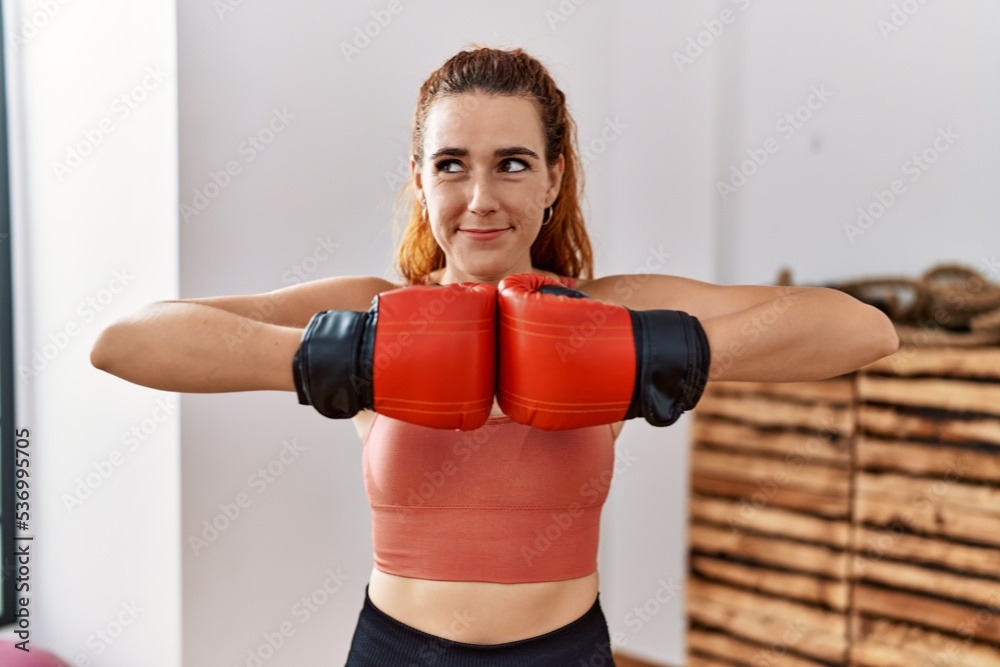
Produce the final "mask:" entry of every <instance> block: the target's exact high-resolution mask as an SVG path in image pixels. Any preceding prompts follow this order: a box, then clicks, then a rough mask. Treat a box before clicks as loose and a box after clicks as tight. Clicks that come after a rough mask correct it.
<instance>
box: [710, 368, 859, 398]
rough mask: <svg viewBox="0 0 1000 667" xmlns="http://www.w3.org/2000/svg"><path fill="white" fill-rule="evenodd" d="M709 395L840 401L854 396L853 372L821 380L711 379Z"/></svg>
mask: <svg viewBox="0 0 1000 667" xmlns="http://www.w3.org/2000/svg"><path fill="white" fill-rule="evenodd" d="M704 395H705V396H716V395H720V396H754V395H764V396H771V397H774V398H786V399H790V400H793V401H799V402H807V403H840V404H843V405H847V404H849V403H851V402H852V401H853V400H854V377H853V374H848V375H841V376H838V377H835V378H830V379H829V380H820V381H818V382H736V381H723V382H709V383H708V384H706V385H705V392H704Z"/></svg>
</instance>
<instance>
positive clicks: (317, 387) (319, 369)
mask: <svg viewBox="0 0 1000 667" xmlns="http://www.w3.org/2000/svg"><path fill="white" fill-rule="evenodd" d="M376 317H377V312H376V311H369V312H366V313H362V312H357V311H353V310H326V311H323V312H320V313H316V314H315V315H313V317H312V319H311V320H309V324H308V325H307V326H306V328H305V331H304V332H303V333H302V341H301V342H300V343H299V349H298V351H297V352H296V353H295V357H294V359H293V360H292V376H293V378H294V380H295V392H296V393H297V394H298V398H299V403H300V404H302V405H311V406H313V407H314V408H316V411H317V412H319V413H320V414H321V415H323V416H324V417H329V418H331V419H344V418H347V417H353V416H354V415H356V414H357V413H358V412H359V411H360V410H364V409H367V408H372V407H374V401H373V399H372V358H373V352H374V346H375V335H374V331H375V320H376Z"/></svg>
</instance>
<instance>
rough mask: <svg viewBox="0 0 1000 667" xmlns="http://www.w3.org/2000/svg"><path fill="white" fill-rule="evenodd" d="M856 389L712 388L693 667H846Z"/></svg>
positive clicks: (696, 513) (694, 584)
mask: <svg viewBox="0 0 1000 667" xmlns="http://www.w3.org/2000/svg"><path fill="white" fill-rule="evenodd" d="M852 397H853V383H852V380H851V379H850V378H840V379H837V380H832V381H826V382H816V383H796V384H795V385H791V384H778V383H748V382H734V383H725V382H717V383H710V384H709V386H708V388H707V391H706V393H705V396H704V397H703V398H702V400H701V402H700V403H699V406H698V409H697V417H696V419H695V420H694V423H693V441H694V451H693V454H692V457H691V482H692V489H691V498H690V505H689V513H690V517H691V518H690V523H689V526H688V544H689V545H690V559H689V578H688V586H687V590H686V605H687V613H688V618H689V623H690V631H689V633H688V635H687V640H688V664H689V665H694V664H734V663H733V662H727V661H735V664H754V665H755V664H768V665H770V664H775V662H774V661H775V660H781V661H783V664H787V665H802V666H803V667H805V666H814V665H823V664H830V663H831V662H832V663H836V662H843V661H844V660H845V659H846V656H847V616H846V611H847V609H848V602H849V595H848V593H849V589H848V556H849V554H848V548H847V547H848V542H849V539H850V442H851V438H852V435H853V432H854V413H853V410H852Z"/></svg>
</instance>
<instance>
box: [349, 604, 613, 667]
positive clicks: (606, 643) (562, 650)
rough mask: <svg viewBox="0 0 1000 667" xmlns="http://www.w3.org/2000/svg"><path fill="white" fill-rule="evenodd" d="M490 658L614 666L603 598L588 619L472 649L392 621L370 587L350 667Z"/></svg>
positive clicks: (443, 665)
mask: <svg viewBox="0 0 1000 667" xmlns="http://www.w3.org/2000/svg"><path fill="white" fill-rule="evenodd" d="M598 656H599V657H598ZM484 659H488V660H489V663H488V664H489V665H490V666H491V667H529V666H534V665H545V666H546V667H551V666H552V665H569V664H577V661H578V660H580V659H582V660H583V661H584V662H583V664H588V665H589V664H597V663H600V664H602V665H606V666H607V665H614V661H613V658H612V654H611V640H610V637H609V633H608V625H607V620H606V618H605V616H604V611H603V609H602V608H601V596H600V594H599V593H598V595H597V597H596V598H595V600H594V604H593V605H592V606H591V607H590V609H588V610H587V612H586V613H584V614H583V615H582V616H580V617H579V618H577V619H576V620H574V621H571V622H570V623H568V624H566V625H564V626H562V627H560V628H556V629H555V630H552V631H550V632H546V633H545V634H542V635H537V636H535V637H528V638H526V639H520V640H517V641H512V642H504V643H502V644H470V643H465V642H459V641H454V640H451V639H446V638H444V637H438V636H436V635H432V634H429V633H426V632H423V631H421V630H418V629H416V628H414V627H412V626H410V625H407V624H405V623H403V622H401V621H399V620H397V619H395V618H393V617H392V616H389V615H388V614H386V613H385V612H384V611H382V610H381V609H379V608H378V607H376V606H375V605H374V603H372V601H371V598H370V597H369V595H368V586H365V602H364V607H363V609H362V612H361V615H360V617H359V623H358V628H357V630H356V632H355V637H354V641H353V643H352V646H351V654H350V656H349V660H348V663H347V664H348V665H349V666H351V665H359V666H360V665H367V664H372V665H376V664H377V665H379V666H380V667H388V666H390V665H397V664H399V665H407V666H410V665H413V666H418V665H420V666H422V665H425V664H426V665H434V667H460V666H461V667H464V666H466V665H480V664H486V663H482V662H477V661H482V660H484ZM366 660H368V661H371V662H366ZM591 660H595V661H596V662H594V663H592V662H591Z"/></svg>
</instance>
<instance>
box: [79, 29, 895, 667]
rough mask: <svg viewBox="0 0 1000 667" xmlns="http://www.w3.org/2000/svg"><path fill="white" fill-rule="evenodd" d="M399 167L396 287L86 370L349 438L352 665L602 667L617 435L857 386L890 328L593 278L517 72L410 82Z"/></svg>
mask: <svg viewBox="0 0 1000 667" xmlns="http://www.w3.org/2000/svg"><path fill="white" fill-rule="evenodd" d="M410 167H411V178H410V180H409V182H408V183H407V185H406V187H405V190H404V192H403V193H402V194H403V195H404V196H405V201H406V203H407V205H408V215H409V218H408V221H407V224H406V227H405V230H404V234H403V237H402V241H401V244H400V247H399V249H398V255H397V264H398V266H397V268H398V270H399V275H400V279H399V280H398V281H397V282H395V283H393V282H389V281H387V280H383V279H381V278H376V277H358V276H344V277H335V278H329V279H324V280H316V281H313V282H310V283H305V284H300V285H295V286H292V287H287V288H284V289H280V290H277V291H275V292H271V293H266V294H260V295H253V296H220V297H214V298H204V299H187V300H180V301H165V302H157V303H154V304H150V305H148V306H146V307H145V308H143V309H141V310H140V311H138V312H136V313H135V314H134V315H132V316H129V317H126V318H123V319H121V320H119V321H117V322H115V323H113V324H112V325H111V326H109V327H108V328H107V329H106V330H105V331H104V332H103V333H102V335H101V336H100V338H99V339H98V341H97V343H96V344H95V347H94V349H93V352H92V355H91V356H92V361H93V363H94V365H95V366H97V367H98V368H100V369H103V370H105V371H107V372H109V373H113V374H115V375H117V376H119V377H121V378H124V379H125V380H128V381H130V382H134V383H137V384H141V385H144V386H148V387H154V388H157V389H162V390H167V391H177V392H225V391H245V390H285V391H289V392H295V395H296V397H297V400H298V401H299V402H300V403H302V404H304V405H311V406H313V408H314V409H316V410H318V411H319V412H320V413H321V414H323V415H324V416H327V417H330V418H332V419H346V418H350V419H352V421H353V424H354V426H355V428H356V429H357V433H358V436H359V438H360V440H361V442H362V446H363V448H364V454H363V463H364V466H363V468H364V477H365V479H364V482H365V489H366V491H367V493H368V497H369V500H370V502H371V507H372V517H373V543H374V545H373V546H374V562H375V565H374V568H373V569H372V572H371V579H370V581H369V583H368V586H367V588H366V595H365V600H364V603H363V605H362V608H361V612H360V615H359V618H358V624H357V627H356V629H355V633H354V638H353V641H352V646H351V649H350V653H349V656H348V660H347V664H348V665H350V666H362V665H373V666H374V665H377V666H378V667H393V666H396V665H399V666H404V665H405V666H409V665H436V666H439V667H440V666H456V667H457V666H462V665H491V666H494V667H498V666H504V665H510V666H514V665H518V666H526V665H540V666H541V665H544V666H545V667H552V666H554V665H567V666H569V665H578V664H586V665H591V664H606V665H611V664H614V663H613V658H612V657H611V655H610V639H609V632H608V625H607V622H606V619H605V616H604V613H603V611H602V609H601V605H600V596H599V578H598V572H597V561H596V556H597V547H598V535H599V523H600V513H601V508H602V505H603V503H604V501H605V498H606V497H607V493H608V485H607V484H594V483H593V482H592V480H595V479H598V480H599V479H604V480H609V479H610V473H611V470H612V466H613V459H614V441H615V438H617V436H618V434H619V432H620V431H621V428H622V426H623V424H624V423H625V422H626V421H628V420H630V419H634V418H644V419H645V420H646V421H647V422H649V423H651V424H653V425H655V426H658V427H662V426H668V425H669V424H671V423H673V422H674V421H676V419H677V418H678V417H679V416H680V415H681V414H682V413H683V412H684V411H686V410H690V409H691V408H693V407H694V406H695V404H696V403H697V401H698V399H699V397H700V396H701V393H702V391H703V390H704V387H705V385H706V383H707V382H709V381H718V380H747V381H772V382H782V381H789V382H790V381H800V380H818V379H824V378H829V377H833V376H836V375H840V374H842V373H846V372H849V371H852V370H855V369H857V368H859V367H861V366H863V365H865V364H868V363H870V362H872V361H874V360H876V359H879V358H881V357H883V356H886V355H889V354H891V353H892V352H894V351H895V350H896V348H897V346H898V341H897V338H896V334H895V331H894V328H893V326H892V324H891V323H890V321H889V320H888V319H887V318H886V316H885V315H884V314H883V313H882V312H880V311H879V310H877V309H875V308H873V307H871V306H869V305H866V304H864V303H861V302H860V301H857V300H855V299H853V298H851V297H849V296H847V295H846V294H843V293H841V292H839V291H836V290H831V289H826V288H821V287H798V288H795V287H771V286H755V285H738V286H724V285H715V284H710V283H705V282H700V281H696V280H691V279H687V278H682V277H678V276H669V275H649V274H641V275H625V274H620V275H608V276H603V277H597V276H594V274H593V258H592V252H591V246H590V242H589V239H588V236H587V230H586V226H585V224H584V220H583V216H582V214H581V209H580V198H581V195H582V171H581V164H580V161H579V157H578V152H577V145H576V129H575V124H574V122H573V120H572V118H571V117H570V115H569V112H568V110H567V104H566V99H565V96H564V95H563V93H562V91H560V89H559V88H558V87H557V86H556V84H555V82H554V81H553V79H552V78H551V76H550V75H549V73H548V72H547V71H546V69H545V68H544V67H543V66H542V65H541V64H540V63H539V62H538V61H537V60H536V59H534V58H532V57H531V56H530V55H528V54H526V53H524V52H523V51H522V50H520V49H514V50H496V49H488V48H477V49H473V50H469V51H463V52H461V53H458V54H456V55H455V56H453V57H452V58H451V59H449V60H448V61H447V62H446V63H444V65H442V66H441V68H440V69H438V70H437V71H436V72H434V73H433V74H432V75H431V76H430V77H429V78H428V79H427V81H425V82H424V84H423V85H422V86H421V89H420V94H419V97H418V100H417V107H416V112H415V115H414V123H413V144H412V155H411V160H410ZM260 313H270V315H269V316H268V318H267V320H266V321H265V322H264V323H263V324H259V325H257V324H256V322H255V325H256V326H255V331H256V333H255V335H254V336H251V337H250V338H248V339H247V340H246V341H245V343H244V344H243V345H241V346H239V348H237V349H236V350H234V351H229V350H228V349H226V348H225V347H224V346H225V333H226V332H230V331H233V330H235V329H236V328H237V327H239V326H240V324H241V323H245V321H246V319H247V318H250V317H251V316H252V317H253V318H254V319H256V320H259V318H260ZM762 322H766V323H767V325H766V326H762V325H761V323H762ZM426 480H434V483H433V484H429V485H427V488H426V489H425V490H424V491H421V492H420V493H418V494H414V493H413V491H414V489H420V488H421V484H422V483H423V482H424V481H426Z"/></svg>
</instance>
